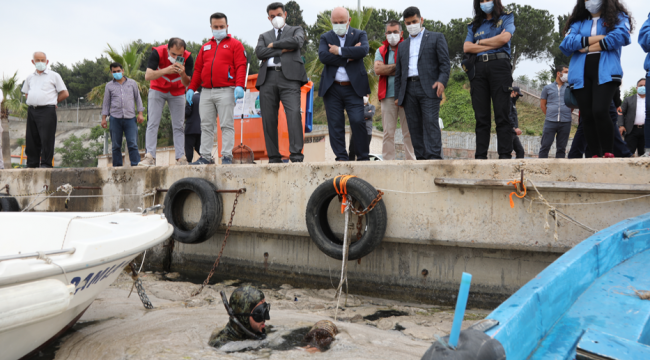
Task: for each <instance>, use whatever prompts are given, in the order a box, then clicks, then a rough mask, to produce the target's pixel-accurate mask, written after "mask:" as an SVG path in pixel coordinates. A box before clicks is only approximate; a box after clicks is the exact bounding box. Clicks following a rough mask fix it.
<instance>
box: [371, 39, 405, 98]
mask: <svg viewBox="0 0 650 360" xmlns="http://www.w3.org/2000/svg"><path fill="white" fill-rule="evenodd" d="M402 41H404V39H399V43H397V46H399V44H400V43H401V42H402ZM389 49H390V44H389V43H388V40H384V42H383V43H382V46H381V47H380V48H379V49H378V51H379V54H381V58H382V59H383V60H384V64H386V65H388V56H387V55H388V51H389ZM393 54H394V63H397V49H395V51H393ZM386 92H388V76H386V75H379V85H378V87H377V97H378V98H379V101H382V100H384V99H385V98H386Z"/></svg>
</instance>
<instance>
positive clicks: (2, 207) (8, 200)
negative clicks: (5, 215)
mask: <svg viewBox="0 0 650 360" xmlns="http://www.w3.org/2000/svg"><path fill="white" fill-rule="evenodd" d="M18 211H20V206H19V205H18V201H16V198H14V197H11V196H9V195H7V194H0V212H18Z"/></svg>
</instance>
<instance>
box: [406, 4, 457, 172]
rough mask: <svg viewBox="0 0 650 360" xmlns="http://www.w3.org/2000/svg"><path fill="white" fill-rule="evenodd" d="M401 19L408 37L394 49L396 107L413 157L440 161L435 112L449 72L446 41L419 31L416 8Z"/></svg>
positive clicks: (437, 124) (436, 35) (440, 150)
mask: <svg viewBox="0 0 650 360" xmlns="http://www.w3.org/2000/svg"><path fill="white" fill-rule="evenodd" d="M403 17H404V23H405V24H406V29H407V30H408V32H409V35H410V36H409V37H408V38H407V39H406V40H404V42H402V44H400V46H399V48H398V50H397V63H396V69H395V96H396V97H397V99H396V100H395V104H396V105H399V106H402V107H404V111H405V113H406V118H407V119H408V127H409V132H410V133H411V142H412V143H413V150H414V152H415V158H416V159H417V160H432V159H442V134H441V132H440V125H439V123H438V113H439V111H440V100H441V99H442V94H443V92H444V91H445V87H446V86H447V81H449V73H450V71H451V63H450V61H449V51H448V49H447V41H446V40H445V37H444V36H443V35H442V34H441V33H437V32H433V31H429V30H427V29H424V28H422V23H423V22H424V19H423V18H422V17H421V16H420V10H419V9H418V8H416V7H415V6H411V7H409V8H407V9H406V10H404V14H403Z"/></svg>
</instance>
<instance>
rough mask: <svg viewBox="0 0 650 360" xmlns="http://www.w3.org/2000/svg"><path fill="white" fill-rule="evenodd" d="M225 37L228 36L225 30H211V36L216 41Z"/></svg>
mask: <svg viewBox="0 0 650 360" xmlns="http://www.w3.org/2000/svg"><path fill="white" fill-rule="evenodd" d="M227 35H228V30H226V29H222V30H212V36H214V39H215V40H217V41H221V40H223V39H224V38H225V37H226V36H227Z"/></svg>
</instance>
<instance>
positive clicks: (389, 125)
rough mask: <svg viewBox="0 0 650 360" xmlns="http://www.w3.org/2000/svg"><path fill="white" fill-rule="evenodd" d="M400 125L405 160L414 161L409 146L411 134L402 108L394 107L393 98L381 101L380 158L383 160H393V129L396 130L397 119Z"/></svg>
mask: <svg viewBox="0 0 650 360" xmlns="http://www.w3.org/2000/svg"><path fill="white" fill-rule="evenodd" d="M398 116H399V122H400V124H401V125H402V135H404V153H405V155H406V160H415V153H413V144H411V134H410V133H409V127H408V123H407V122H406V115H405V114H404V108H401V107H399V106H397V105H395V98H394V97H390V98H385V99H384V100H382V101H381V124H382V126H383V127H384V142H383V144H382V149H381V152H382V157H383V158H384V160H395V129H396V128H397V117H398Z"/></svg>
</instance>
